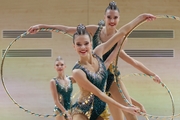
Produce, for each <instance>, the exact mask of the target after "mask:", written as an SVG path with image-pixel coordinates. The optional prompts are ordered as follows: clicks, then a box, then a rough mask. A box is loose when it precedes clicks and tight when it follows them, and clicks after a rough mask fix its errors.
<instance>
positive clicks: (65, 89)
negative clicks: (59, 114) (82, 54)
mask: <svg viewBox="0 0 180 120" xmlns="http://www.w3.org/2000/svg"><path fill="white" fill-rule="evenodd" d="M53 79H54V80H55V83H56V88H57V92H58V96H59V102H60V103H61V104H62V105H63V106H64V107H65V109H67V110H68V109H70V107H71V94H72V91H73V86H72V81H71V80H70V78H69V77H66V80H67V83H68V84H67V85H65V84H62V82H60V81H59V80H58V79H57V78H53Z"/></svg>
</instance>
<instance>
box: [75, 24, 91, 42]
mask: <svg viewBox="0 0 180 120" xmlns="http://www.w3.org/2000/svg"><path fill="white" fill-rule="evenodd" d="M79 35H88V36H89V39H90V41H91V37H90V34H89V33H88V32H87V30H86V27H85V26H84V25H83V24H79V25H78V26H77V29H76V32H75V33H74V35H73V43H75V42H74V40H75V38H76V36H79Z"/></svg>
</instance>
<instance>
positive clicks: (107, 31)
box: [104, 27, 117, 36]
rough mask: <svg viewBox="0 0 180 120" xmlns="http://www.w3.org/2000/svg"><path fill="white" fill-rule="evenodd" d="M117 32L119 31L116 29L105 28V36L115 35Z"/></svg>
mask: <svg viewBox="0 0 180 120" xmlns="http://www.w3.org/2000/svg"><path fill="white" fill-rule="evenodd" d="M116 31H117V30H116V29H114V28H108V27H105V28H104V34H105V35H107V36H109V35H113V34H115V33H116Z"/></svg>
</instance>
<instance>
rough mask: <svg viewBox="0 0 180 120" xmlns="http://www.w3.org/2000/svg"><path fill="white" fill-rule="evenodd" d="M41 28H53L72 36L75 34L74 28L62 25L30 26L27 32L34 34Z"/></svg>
mask: <svg viewBox="0 0 180 120" xmlns="http://www.w3.org/2000/svg"><path fill="white" fill-rule="evenodd" d="M41 28H53V29H57V30H60V31H63V32H65V33H68V34H70V35H73V34H74V33H75V32H76V27H70V26H64V25H47V24H37V25H34V26H31V27H30V28H29V29H28V30H27V31H28V32H29V33H31V34H36V33H37V32H38V30H39V29H41Z"/></svg>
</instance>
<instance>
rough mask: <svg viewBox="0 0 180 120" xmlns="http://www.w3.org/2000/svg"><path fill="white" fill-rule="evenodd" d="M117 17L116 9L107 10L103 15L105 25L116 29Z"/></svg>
mask: <svg viewBox="0 0 180 120" xmlns="http://www.w3.org/2000/svg"><path fill="white" fill-rule="evenodd" d="M119 19H120V16H119V12H118V10H107V11H106V13H105V15H104V21H105V25H106V27H108V28H110V29H116V27H117V25H118V23H119Z"/></svg>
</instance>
